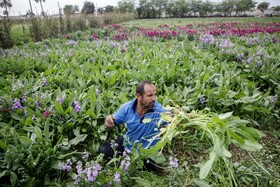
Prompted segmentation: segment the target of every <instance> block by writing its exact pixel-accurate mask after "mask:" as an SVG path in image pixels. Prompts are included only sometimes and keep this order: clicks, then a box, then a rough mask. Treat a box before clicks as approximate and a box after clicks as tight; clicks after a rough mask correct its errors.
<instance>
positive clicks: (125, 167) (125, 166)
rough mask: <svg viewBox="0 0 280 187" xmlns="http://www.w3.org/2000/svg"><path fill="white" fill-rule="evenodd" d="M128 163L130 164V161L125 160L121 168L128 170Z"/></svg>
mask: <svg viewBox="0 0 280 187" xmlns="http://www.w3.org/2000/svg"><path fill="white" fill-rule="evenodd" d="M129 165H130V161H129V160H128V161H126V163H125V165H124V169H123V170H124V171H125V172H126V171H127V170H128V168H129Z"/></svg>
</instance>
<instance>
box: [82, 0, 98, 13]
mask: <svg viewBox="0 0 280 187" xmlns="http://www.w3.org/2000/svg"><path fill="white" fill-rule="evenodd" d="M94 12H95V6H94V3H93V2H88V1H86V2H84V6H83V9H82V13H84V14H93V13H94Z"/></svg>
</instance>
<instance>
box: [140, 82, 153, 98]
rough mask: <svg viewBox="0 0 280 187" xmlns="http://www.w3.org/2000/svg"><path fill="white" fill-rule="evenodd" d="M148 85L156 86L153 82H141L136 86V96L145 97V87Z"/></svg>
mask: <svg viewBox="0 0 280 187" xmlns="http://www.w3.org/2000/svg"><path fill="white" fill-rule="evenodd" d="M146 84H149V85H154V84H153V83H152V82H151V81H141V82H139V83H138V84H137V86H136V94H137V93H139V94H140V95H143V93H144V86H145V85H146Z"/></svg>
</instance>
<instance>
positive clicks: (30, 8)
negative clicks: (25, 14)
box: [29, 0, 33, 16]
mask: <svg viewBox="0 0 280 187" xmlns="http://www.w3.org/2000/svg"><path fill="white" fill-rule="evenodd" d="M29 6H30V11H31V16H32V15H33V10H32V5H31V1H30V0H29Z"/></svg>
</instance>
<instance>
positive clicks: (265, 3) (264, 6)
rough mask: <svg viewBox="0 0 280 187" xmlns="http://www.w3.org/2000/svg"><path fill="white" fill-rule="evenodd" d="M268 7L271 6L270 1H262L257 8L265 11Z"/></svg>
mask: <svg viewBox="0 0 280 187" xmlns="http://www.w3.org/2000/svg"><path fill="white" fill-rule="evenodd" d="M268 7H269V3H268V2H262V3H260V4H258V6H257V9H259V10H260V11H262V13H263V12H264V11H265V10H266V9H267V8H268Z"/></svg>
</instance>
